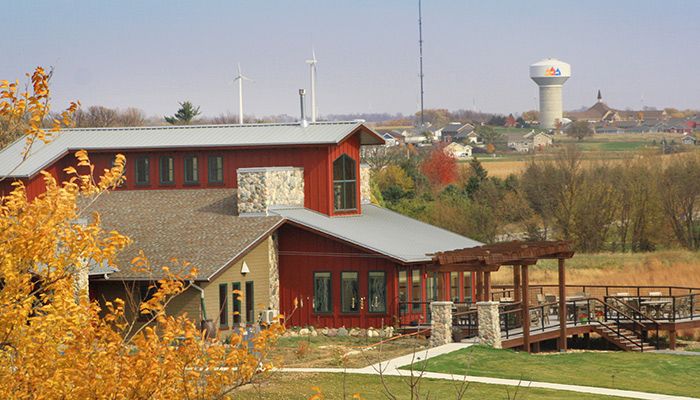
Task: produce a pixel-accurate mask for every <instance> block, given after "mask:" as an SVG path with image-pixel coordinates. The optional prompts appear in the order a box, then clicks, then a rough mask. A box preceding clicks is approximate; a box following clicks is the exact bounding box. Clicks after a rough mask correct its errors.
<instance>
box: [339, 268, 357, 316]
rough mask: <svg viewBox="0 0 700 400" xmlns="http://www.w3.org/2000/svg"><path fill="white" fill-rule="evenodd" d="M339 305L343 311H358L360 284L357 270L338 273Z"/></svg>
mask: <svg viewBox="0 0 700 400" xmlns="http://www.w3.org/2000/svg"><path fill="white" fill-rule="evenodd" d="M340 306H341V311H342V312H344V313H352V312H358V311H360V286H359V282H358V273H357V272H341V273H340Z"/></svg>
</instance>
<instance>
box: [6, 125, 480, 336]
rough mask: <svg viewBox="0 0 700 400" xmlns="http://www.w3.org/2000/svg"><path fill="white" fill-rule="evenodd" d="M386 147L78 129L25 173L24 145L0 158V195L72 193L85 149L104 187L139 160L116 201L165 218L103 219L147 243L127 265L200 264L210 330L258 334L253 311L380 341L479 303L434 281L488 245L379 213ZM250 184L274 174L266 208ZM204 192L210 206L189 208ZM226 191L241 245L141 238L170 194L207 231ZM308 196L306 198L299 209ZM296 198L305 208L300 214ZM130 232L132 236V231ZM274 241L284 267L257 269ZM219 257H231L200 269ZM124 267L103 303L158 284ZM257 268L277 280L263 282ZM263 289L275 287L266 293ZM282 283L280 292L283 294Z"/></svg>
mask: <svg viewBox="0 0 700 400" xmlns="http://www.w3.org/2000/svg"><path fill="white" fill-rule="evenodd" d="M378 144H383V139H382V138H381V137H380V136H378V135H377V134H376V133H375V132H373V131H372V130H371V129H369V128H367V127H366V126H365V125H364V124H363V123H361V122H332V123H316V124H310V125H308V126H305V125H301V124H258V125H213V126H182V127H179V126H178V127H144V128H103V129H74V130H67V131H64V132H63V133H62V134H61V135H60V136H59V137H58V138H56V139H55V140H54V141H53V142H50V143H48V144H40V143H38V144H35V145H34V146H33V148H32V151H31V152H30V155H29V157H27V159H26V160H24V161H22V160H21V150H22V147H23V145H24V143H23V142H21V141H20V142H17V143H15V144H13V145H11V146H9V147H8V148H6V149H5V150H3V151H2V152H0V176H7V177H9V178H12V179H10V180H6V181H4V182H0V185H1V186H0V192H1V193H7V192H8V191H9V190H11V187H10V186H9V185H10V181H11V180H21V181H23V182H24V183H25V186H26V188H27V195H28V196H29V197H31V198H33V197H36V196H39V195H41V193H42V192H43V190H44V186H43V180H42V178H41V175H40V174H39V172H40V171H42V170H45V171H48V172H49V173H51V175H53V176H54V177H55V178H57V179H58V180H64V179H65V178H66V176H65V173H64V172H63V169H64V168H65V167H67V166H69V165H74V164H75V159H74V157H73V155H72V154H73V153H74V152H75V151H77V150H80V149H85V150H88V153H89V155H90V158H91V160H92V161H93V163H94V164H95V166H96V168H95V170H96V171H98V173H99V171H102V170H103V169H105V168H108V167H110V165H111V160H112V159H113V157H114V155H115V154H117V153H121V154H124V155H126V158H127V164H126V165H127V166H126V172H125V176H126V182H125V183H124V184H123V185H122V187H120V188H119V189H118V190H117V192H130V193H131V192H134V193H135V192H140V194H139V195H138V196H128V200H122V201H128V202H130V203H133V202H140V201H142V202H151V203H152V204H156V203H157V201H156V200H158V201H160V202H161V203H157V204H160V205H159V206H158V207H141V208H138V210H139V211H138V213H139V214H140V215H139V216H138V217H139V220H138V221H133V220H131V219H130V218H133V215H130V216H128V217H129V218H127V215H122V216H120V215H119V214H118V213H119V211H118V208H117V211H114V208H115V207H114V205H112V204H110V205H109V207H108V205H107V203H105V205H104V206H103V208H100V204H99V203H98V204H97V205H96V206H95V207H96V210H97V211H102V210H104V211H107V210H109V211H108V212H110V213H112V214H111V218H107V219H106V220H107V221H108V223H109V224H112V225H113V227H115V228H118V229H119V230H120V231H123V232H124V233H126V234H127V235H129V236H132V237H136V238H138V240H135V243H134V244H133V245H132V246H131V250H130V251H127V252H126V255H125V257H124V264H125V263H127V261H126V260H128V259H130V256H131V254H132V253H131V252H133V251H136V249H137V248H139V247H140V248H145V249H148V248H152V249H155V250H153V251H154V252H156V253H157V249H163V248H168V249H171V250H170V251H172V252H175V253H177V254H168V255H167V256H168V257H176V258H179V259H183V260H187V259H188V258H190V257H191V258H194V259H195V260H199V262H200V264H202V265H201V267H202V270H203V271H204V272H203V273H202V274H201V276H198V278H197V281H198V282H199V283H200V286H202V287H204V290H205V294H206V296H210V297H211V299H210V298H209V297H207V299H208V300H209V303H212V302H215V303H217V304H214V305H212V304H208V305H207V306H206V309H202V310H201V313H202V316H205V315H206V314H209V315H208V317H209V318H210V319H211V314H212V312H211V311H209V312H208V313H207V312H206V310H209V309H210V308H211V309H212V310H215V313H216V314H217V315H218V319H219V320H220V321H221V322H222V324H221V326H222V327H223V326H224V324H223V321H226V324H227V325H226V326H230V325H231V324H232V323H235V322H253V320H254V319H257V318H259V315H260V313H259V312H256V313H253V312H252V310H253V308H255V310H261V309H262V308H270V309H273V310H279V311H280V312H282V313H283V314H284V315H285V316H287V318H288V319H289V322H290V323H291V324H292V325H316V326H347V327H355V326H358V327H368V326H374V327H378V326H381V325H388V324H393V323H395V322H396V321H397V320H399V319H400V320H401V322H403V323H420V322H421V321H422V320H425V319H426V318H428V316H427V313H428V312H429V311H428V309H427V302H429V301H430V300H454V301H458V302H463V301H464V302H469V301H471V299H472V298H474V293H473V291H474V289H473V288H474V286H475V285H474V282H473V280H474V279H473V277H472V276H471V275H470V274H469V273H468V272H465V273H456V272H453V273H449V272H447V273H438V272H431V270H432V269H433V268H431V265H432V258H431V256H430V254H432V253H436V252H439V251H447V250H454V249H460V248H467V247H473V246H477V245H479V244H480V243H478V242H475V241H473V240H470V239H468V238H465V237H462V236H459V235H456V234H454V233H451V232H448V231H445V230H443V229H440V228H437V227H434V226H431V225H428V224H425V223H422V222H419V221H416V220H413V219H411V218H408V217H405V216H402V215H399V214H396V213H394V212H392V211H389V210H386V209H383V208H381V207H378V206H376V205H372V204H369V202H368V199H369V182H368V180H369V173H368V171H367V170H365V169H363V168H361V166H360V147H361V146H362V145H378ZM272 167H285V168H286V169H285V168H282V169H274V168H272ZM250 168H259V169H261V171H263V172H259V171H257V172H256V171H251V170H249V169H250ZM296 173H299V174H301V176H302V177H303V179H302V180H301V182H298V183H297V184H295V185H296V186H294V187H292V186H290V185H291V184H292V182H297V181H295V180H294V176H295V175H294V174H296ZM244 174H269V175H265V176H266V178H256V179H260V182H261V185H266V186H265V189H264V190H263V191H261V193H263V194H262V195H261V194H259V193H258V194H255V193H257V192H258V191H256V190H253V191H250V190H248V191H247V192H245V193H243V192H242V190H241V189H240V188H239V185H240V184H241V183H240V182H241V179H242V176H243V175H244ZM280 174H281V175H280ZM245 176H252V175H245ZM256 176H257V175H256ZM260 176H261V175H260ZM280 177H281V178H280ZM273 178H274V179H277V180H279V182H277V181H275V182H276V183H275V185H276V186H273V184H272V183H271V182H272V181H273V180H274V179H273ZM265 179H267V180H265ZM300 184H303V190H301V187H299V185H300ZM285 185H286V186H285ZM198 189H199V190H200V191H201V192H196V193H194V194H193V193H192V192H189V193H190V194H189V195H187V194H186V191H192V190H198ZM233 189H237V191H233ZM226 190H228V191H229V192H226V193H234V197H236V196H237V198H236V199H235V200H236V201H237V207H236V204H234V202H233V201H231V204H230V206H229V205H228V203H226V204H224V205H223V206H221V204H218V203H217V205H216V207H222V209H225V210H226V213H221V217H220V218H221V221H222V224H221V225H222V226H225V225H226V224H230V226H231V227H230V231H225V230H223V231H221V230H219V231H217V232H216V233H213V232H209V229H207V226H211V224H212V222H209V223H208V225H207V224H203V223H201V220H198V221H197V222H200V223H192V224H189V225H187V224H186V225H184V227H181V228H180V229H181V230H182V229H184V230H190V232H187V233H186V234H185V235H183V232H181V231H174V232H172V234H171V235H153V234H142V232H141V231H140V230H142V229H143V226H154V225H157V224H158V223H160V222H159V221H161V219H162V218H163V213H168V212H169V211H168V209H167V204H165V205H164V204H163V203H162V202H163V201H164V200H163V199H164V195H163V193H166V192H163V191H168V192H167V193H170V194H171V195H172V196H174V197H172V198H173V200H172V202H177V201H182V199H185V198H187V199H188V200H186V201H184V202H183V203H182V204H181V205H180V206H179V207H181V208H182V207H187V206H188V204H187V202H189V203H191V204H195V203H196V202H198V201H203V202H204V203H202V204H203V205H201V206H198V208H193V209H192V211H191V212H189V214H186V215H192V217H191V218H200V217H199V216H198V215H199V214H198V213H199V212H201V211H202V210H205V211H206V210H209V209H213V208H212V207H214V205H213V204H214V203H211V204H208V205H207V204H205V203H206V200H207V199H205V198H204V197H206V196H214V195H216V196H218V197H216V198H217V201H219V202H222V201H223V202H226V201H227V200H225V198H226V196H221V194H222V193H224V192H225V191H226ZM236 192H237V194H235V193H236ZM252 192H255V193H253V194H250V193H252ZM296 192H299V194H298V195H296V197H294V196H293V194H294V193H296ZM178 193H185V194H183V195H181V196H180V195H179V194H178ZM200 193H201V196H199V194H200ZM224 194H225V193H224ZM185 196H188V197H185ZM251 196H252V197H251ZM254 196H263V197H264V198H263V199H262V200H260V199H255V198H253V197H254ZM123 197H124V196H123ZM292 197H294V198H296V199H300V200H299V201H298V202H296V203H294V202H293V201H292V203H294V204H291V203H289V201H290V200H289V199H290V198H292ZM126 198H127V197H124V199H126ZM212 198H213V197H212ZM178 199H180V200H178ZM222 199H224V200H222ZM280 199H281V200H280ZM106 201H107V202H108V200H106ZM285 201H286V202H287V203H285ZM251 204H252V206H253V207H258V208H259V207H261V204H263V206H262V208H259V209H256V210H257V211H256V212H255V213H250V212H248V211H246V212H242V211H240V210H243V208H241V207H242V205H248V206H250V205H251ZM163 208H166V209H163ZM229 208H230V210H229ZM217 210H218V208H217ZM246 210H247V209H246ZM180 211H181V212H182V209H181V210H180ZM239 211H240V212H239ZM115 212H116V214H114V213H115ZM123 212H124V213H127V212H129V211H128V210H125V211H123ZM224 214H225V215H224ZM209 217H210V215H206V216H205V218H209ZM246 218H249V219H246ZM180 219H182V218H180ZM184 219H185V220H186V219H187V217H184ZM127 220H128V221H130V222H129V223H128V224H127V223H125V222H124V221H127ZM224 220H225V221H226V222H225V223H224ZM207 221H208V220H207ZM212 221H216V220H215V219H214V220H212ZM261 221H267V222H265V223H266V224H269V228H265V229H263V228H260V229H258V230H257V231H251V234H250V235H243V236H242V237H241V238H240V239H237V240H238V242H235V243H234V242H227V243H228V244H227V246H228V247H225V246H224V247H222V245H221V243H220V242H221V240H220V239H221V237H222V236H226V237H227V238H228V237H229V235H230V237H231V238H236V237H238V236H240V235H239V232H240V231H241V227H246V226H248V225H251V226H253V225H255V224H262V223H263V222H261ZM185 222H186V221H185ZM248 222H249V224H247V223H248ZM213 223H216V222H213ZM266 226H267V225H266ZM217 228H221V227H217ZM221 229H223V228H221ZM132 231H133V233H132ZM188 235H189V236H192V237H196V238H197V240H198V242H197V243H198V245H197V246H190V247H188V246H185V245H183V243H178V241H183V240H187V239H186V237H187V236H188ZM156 236H157V237H156ZM183 236H185V237H183ZM266 240H267V241H269V242H270V243H273V245H270V248H269V249H267V250H265V251H266V252H267V253H268V257H267V258H268V260H273V261H269V262H267V264H266V266H260V267H257V266H255V265H253V264H254V262H253V256H252V254H253V253H254V252H255V251H258V252H259V251H262V250H260V248H261V247H260V246H262V245H261V243H263V242H264V241H266ZM200 241H201V242H200ZM209 247H210V248H209ZM234 248H235V249H236V250H234ZM188 249H189V250H188ZM227 249H229V250H228V252H229V254H228V256H227V253H226V251H227ZM256 249H258V250H256ZM207 252H208V253H212V254H214V253H215V254H219V255H220V257H219V258H216V257H213V256H212V257H209V258H207V257H204V256H202V254H201V253H207ZM256 254H257V253H256ZM147 255H148V254H147ZM163 256H164V257H165V255H163ZM246 257H248V259H249V261H250V262H245V263H244V264H245V265H246V268H249V269H250V270H252V273H251V275H246V273H244V272H243V271H244V270H245V268H241V272H240V273H239V272H238V271H235V272H236V277H231V278H226V279H228V280H229V281H226V282H223V281H222V282H220V281H219V280H217V279H222V278H220V277H221V276H222V275H221V274H222V271H224V272H225V271H226V270H227V269H231V268H234V265H235V266H237V267H236V268H240V267H238V265H239V264H236V263H243V262H244V261H245V259H246ZM156 258H157V255H156ZM258 258H259V259H263V258H264V257H258ZM255 260H257V259H255ZM256 262H257V261H256ZM268 264H269V265H268ZM241 265H243V264H241ZM115 267H116V268H115V269H118V270H120V271H116V272H113V273H111V274H109V276H108V275H107V274H104V277H95V278H94V279H93V281H94V285H95V288H96V289H91V292H93V293H94V294H95V297H99V296H100V294H99V292H100V290H101V289H99V288H100V287H102V286H104V287H105V288H106V287H107V286H109V284H111V283H112V282H116V281H139V280H143V281H146V280H147V279H149V278H147V277H145V276H136V275H133V274H128V273H126V272H125V268H126V265H116V266H115ZM255 268H261V269H269V271H267V272H265V273H264V274H262V273H261V274H258V275H256V274H257V272H256V270H255ZM268 272H269V273H268ZM239 275H240V276H239ZM250 276H256V278H255V279H256V281H254V280H250V281H248V279H249V277H250ZM263 276H264V278H262V277H263ZM277 276H278V277H279V278H277ZM150 279H153V276H152V275H151V277H150ZM261 279H267V280H268V281H270V282H272V283H269V284H265V283H261V282H260V280H261ZM276 279H278V284H275V283H274V282H273V281H275V280H276ZM231 280H235V282H230V281H231ZM243 282H245V283H246V285H245V290H246V291H248V292H249V293H246V296H249V297H250V299H245V301H246V304H245V306H242V305H241V304H239V303H237V302H238V301H239V300H236V299H232V298H231V292H232V291H233V290H235V289H236V288H238V289H241V290H242V283H243ZM248 283H250V287H249V286H248ZM101 285H102V286H101ZM260 285H266V287H265V288H264V290H265V293H268V295H267V296H265V298H266V299H269V300H268V301H265V302H264V303H266V304H264V305H262V306H259V305H255V304H254V303H255V302H258V300H260V298H261V294H260V293H262V291H261V289H260ZM208 287H210V288H208ZM254 287H255V288H256V289H255V295H254V294H253V290H254V289H253V288H254ZM104 290H105V291H107V289H104ZM217 296H218V297H217ZM254 300H255V301H254ZM217 307H218V308H217ZM236 307H238V310H239V311H240V310H241V307H243V308H245V309H246V310H251V311H250V312H248V311H246V313H248V314H249V315H246V318H244V319H242V318H241V317H240V316H238V317H237V312H236V309H237V308H236ZM261 307H262V308H261ZM183 309H187V307H185V306H183Z"/></svg>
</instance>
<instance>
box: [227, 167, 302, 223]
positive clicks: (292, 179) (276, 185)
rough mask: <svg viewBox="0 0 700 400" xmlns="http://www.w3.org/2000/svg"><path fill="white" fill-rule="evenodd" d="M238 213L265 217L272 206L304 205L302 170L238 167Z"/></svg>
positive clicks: (293, 168)
mask: <svg viewBox="0 0 700 400" xmlns="http://www.w3.org/2000/svg"><path fill="white" fill-rule="evenodd" d="M236 172H237V175H238V214H239V215H241V216H246V215H248V216H257V215H268V214H269V211H270V209H271V208H272V207H274V206H292V207H303V206H304V169H303V168H297V167H263V168H239V169H238V170H237V171H236Z"/></svg>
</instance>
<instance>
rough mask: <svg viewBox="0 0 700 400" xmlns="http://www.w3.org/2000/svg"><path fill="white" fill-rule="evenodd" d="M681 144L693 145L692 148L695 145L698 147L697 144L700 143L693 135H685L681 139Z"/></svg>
mask: <svg viewBox="0 0 700 400" xmlns="http://www.w3.org/2000/svg"><path fill="white" fill-rule="evenodd" d="M681 142H682V143H683V144H687V145H692V146H694V145H696V144H697V143H698V140H697V139H696V138H695V137H694V136H693V135H689V134H685V135H683V137H682V138H681Z"/></svg>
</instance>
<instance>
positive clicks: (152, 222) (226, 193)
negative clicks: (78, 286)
mask: <svg viewBox="0 0 700 400" xmlns="http://www.w3.org/2000/svg"><path fill="white" fill-rule="evenodd" d="M87 210H88V211H90V212H92V211H97V212H98V213H99V214H100V216H101V218H102V225H103V226H104V227H105V228H106V229H114V230H116V231H118V232H120V233H122V234H124V235H127V236H129V237H130V238H131V239H132V241H133V243H132V244H131V245H129V246H128V247H127V248H126V249H125V250H124V251H122V252H121V253H120V254H119V256H118V259H117V265H116V267H117V268H118V269H119V271H118V272H114V273H112V274H111V275H110V276H109V279H123V280H139V279H149V278H153V277H155V278H159V277H160V276H162V272H161V270H160V267H161V266H163V265H169V266H171V265H172V264H173V263H172V261H171V259H172V258H173V257H176V258H177V259H178V260H180V261H187V262H189V263H191V264H192V266H195V267H197V269H198V270H199V273H198V276H197V280H209V279H211V278H212V277H213V276H214V275H216V273H217V272H218V271H219V270H221V269H223V268H225V267H226V266H228V265H229V264H231V263H233V262H235V261H237V260H238V259H239V258H240V257H242V256H244V255H245V254H246V253H247V252H248V251H250V250H252V248H254V247H255V245H256V244H257V243H259V242H260V241H261V240H262V239H265V238H266V237H267V236H269V235H270V234H271V233H272V232H274V231H275V230H276V229H277V227H278V226H279V225H280V224H281V223H282V222H283V219H282V218H281V217H278V216H269V217H238V216H237V215H236V210H237V205H236V189H197V190H192V189H189V190H188V189H183V190H125V191H114V192H109V193H105V194H104V195H102V196H101V197H99V198H98V199H97V200H95V202H94V203H92V204H91V205H90V206H89V207H88V208H87ZM139 250H143V251H144V253H145V255H146V257H147V258H148V260H149V262H150V263H151V265H153V266H154V267H155V268H153V271H152V272H151V273H152V275H151V273H145V272H136V271H134V270H133V269H132V268H131V260H132V259H133V258H134V257H135V256H137V255H138V253H139ZM174 272H177V271H174Z"/></svg>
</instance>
